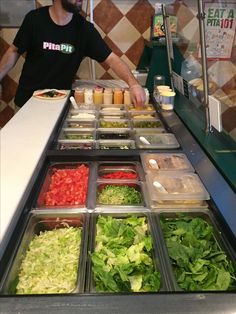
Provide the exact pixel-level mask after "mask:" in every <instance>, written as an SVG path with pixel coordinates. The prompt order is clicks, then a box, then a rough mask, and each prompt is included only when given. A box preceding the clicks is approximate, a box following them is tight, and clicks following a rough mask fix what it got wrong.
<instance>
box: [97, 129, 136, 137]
mask: <svg viewBox="0 0 236 314" xmlns="http://www.w3.org/2000/svg"><path fill="white" fill-rule="evenodd" d="M96 137H97V140H130V139H132V135H131V132H130V130H129V129H113V130H109V129H104V130H97V132H96Z"/></svg>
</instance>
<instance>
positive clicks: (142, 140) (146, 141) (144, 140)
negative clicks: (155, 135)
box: [139, 136, 151, 145]
mask: <svg viewBox="0 0 236 314" xmlns="http://www.w3.org/2000/svg"><path fill="white" fill-rule="evenodd" d="M139 139H140V141H141V142H142V143H143V144H146V145H150V144H151V143H149V142H148V140H147V139H146V138H145V137H144V136H140V137H139Z"/></svg>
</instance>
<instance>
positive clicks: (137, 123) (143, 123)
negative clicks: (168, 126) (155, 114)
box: [131, 119, 164, 129]
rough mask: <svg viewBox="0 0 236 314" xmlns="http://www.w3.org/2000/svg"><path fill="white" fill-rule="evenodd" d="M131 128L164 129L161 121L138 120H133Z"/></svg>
mask: <svg viewBox="0 0 236 314" xmlns="http://www.w3.org/2000/svg"><path fill="white" fill-rule="evenodd" d="M131 126H132V128H133V129H158V128H161V129H164V126H163V124H162V122H161V120H159V119H136V120H132V122H131Z"/></svg>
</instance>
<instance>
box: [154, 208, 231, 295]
mask: <svg viewBox="0 0 236 314" xmlns="http://www.w3.org/2000/svg"><path fill="white" fill-rule="evenodd" d="M182 215H185V216H187V217H190V218H191V219H192V218H201V219H203V221H204V222H205V223H206V225H205V226H204V229H203V230H202V231H201V232H202V234H203V233H204V232H205V230H207V225H209V226H211V227H212V228H213V236H212V242H213V243H214V244H215V245H216V248H217V249H216V250H217V251H218V252H220V251H221V252H224V253H225V256H226V258H227V261H230V262H231V263H232V268H233V276H234V278H235V275H236V256H235V252H234V251H233V249H232V247H231V246H230V244H229V243H228V242H227V240H226V238H225V237H224V236H223V234H222V232H221V229H220V226H219V224H218V223H217V221H216V220H215V218H214V216H213V214H212V212H211V211H210V210H209V209H202V208H200V209H194V210H193V209H185V210H181V211H179V209H172V210H168V211H163V212H160V213H158V215H155V219H156V225H157V229H158V230H159V238H160V240H161V242H162V243H163V246H162V249H163V256H164V258H165V261H166V262H165V264H166V268H167V270H168V272H169V276H170V279H171V281H172V287H173V289H174V290H175V291H220V289H218V290H213V289H209V288H204V289H200V288H199V289H197V290H191V288H189V289H183V288H181V287H180V286H179V284H178V280H177V278H176V275H175V271H174V265H175V262H174V260H173V262H172V260H171V258H170V256H169V252H168V248H167V245H166V240H165V236H164V231H163V228H162V225H161V221H162V220H165V221H168V220H169V221H170V220H174V221H176V220H181V219H182V218H181V217H182ZM199 228H200V227H199V226H197V225H194V230H197V229H198V230H199ZM172 229H173V227H172ZM183 232H184V231H183ZM199 232H200V231H199ZM176 235H178V232H177V231H176ZM199 237H200V236H199ZM191 238H193V236H192V237H191ZM203 238H204V236H202V237H201V239H203ZM205 240H206V241H207V243H210V241H211V240H210V239H209V237H207V238H205ZM182 241H183V243H185V246H186V248H187V247H190V248H193V247H194V246H192V247H191V245H189V246H188V242H187V238H186V237H185V235H184V233H183V236H182ZM195 246H197V244H195ZM198 249H199V247H198ZM178 252H180V248H179V249H178ZM172 254H173V253H172ZM192 255H193V256H194V252H192ZM206 256H207V255H206ZM206 256H204V254H203V256H202V259H203V260H204V259H205V258H206ZM214 256H215V258H216V259H217V256H219V258H221V255H220V254H219V255H218V254H217V253H215V255H214ZM214 256H213V259H214ZM202 259H201V258H199V259H198V262H199V260H200V261H202ZM191 262H192V267H193V266H194V261H193V260H192V259H191ZM221 263H223V261H221V260H220V264H221ZM204 265H205V264H204ZM204 267H207V264H206V265H205V266H204ZM193 269H195V268H193ZM200 270H201V268H199V270H198V272H197V271H196V272H195V270H192V274H193V275H199V276H200ZM189 272H191V271H190V270H189V268H188V274H189ZM209 273H210V270H209V269H208V274H209ZM182 274H183V273H180V274H179V275H181V276H182ZM195 278H196V277H195ZM199 280H200V277H199ZM202 280H204V278H203V279H202ZM225 280H227V277H224V280H223V281H225ZM230 290H233V291H235V290H236V280H235V279H234V282H233V284H232V287H231V289H230Z"/></svg>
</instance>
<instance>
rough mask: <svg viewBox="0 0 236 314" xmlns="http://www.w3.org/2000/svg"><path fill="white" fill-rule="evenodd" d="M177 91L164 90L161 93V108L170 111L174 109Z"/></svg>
mask: <svg viewBox="0 0 236 314" xmlns="http://www.w3.org/2000/svg"><path fill="white" fill-rule="evenodd" d="M174 100H175V92H173V91H172V90H164V91H162V92H161V94H160V103H161V109H162V110H163V111H170V110H173V109H174Z"/></svg>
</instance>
